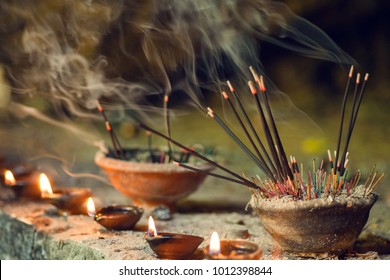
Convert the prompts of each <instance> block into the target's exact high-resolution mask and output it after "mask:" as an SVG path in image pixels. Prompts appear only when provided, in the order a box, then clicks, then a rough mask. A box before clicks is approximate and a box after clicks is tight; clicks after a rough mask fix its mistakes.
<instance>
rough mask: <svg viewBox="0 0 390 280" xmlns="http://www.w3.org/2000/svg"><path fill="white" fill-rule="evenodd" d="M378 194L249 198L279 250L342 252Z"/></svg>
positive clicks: (364, 218)
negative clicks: (300, 198) (301, 198)
mask: <svg viewBox="0 0 390 280" xmlns="http://www.w3.org/2000/svg"><path fill="white" fill-rule="evenodd" d="M377 198H378V196H377V195H376V194H370V195H369V196H368V197H348V198H345V197H344V198H342V197H336V198H335V199H333V198H331V197H328V198H326V199H325V198H319V199H313V200H307V201H302V200H299V201H294V200H291V199H288V198H280V199H271V200H266V199H262V198H260V197H252V201H251V205H252V207H253V208H254V209H255V210H256V212H257V214H258V215H259V216H260V218H261V221H262V223H263V225H264V228H265V229H266V230H267V231H268V233H269V234H270V235H271V236H272V238H273V239H274V240H275V241H276V243H278V245H279V246H280V247H281V249H282V250H284V251H286V252H293V253H325V252H328V253H333V254H336V255H339V254H342V253H343V252H345V251H346V250H347V249H349V248H351V247H352V245H353V244H354V242H355V241H356V239H357V238H358V236H359V234H360V232H361V230H362V229H363V227H364V225H365V224H366V222H367V219H368V216H369V212H370V209H371V207H372V206H373V205H374V203H375V202H376V200H377Z"/></svg>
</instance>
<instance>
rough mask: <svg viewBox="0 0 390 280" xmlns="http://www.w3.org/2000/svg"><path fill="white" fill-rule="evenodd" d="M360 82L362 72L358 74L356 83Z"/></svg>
mask: <svg viewBox="0 0 390 280" xmlns="http://www.w3.org/2000/svg"><path fill="white" fill-rule="evenodd" d="M359 83H360V73H358V74H357V75H356V84H359Z"/></svg>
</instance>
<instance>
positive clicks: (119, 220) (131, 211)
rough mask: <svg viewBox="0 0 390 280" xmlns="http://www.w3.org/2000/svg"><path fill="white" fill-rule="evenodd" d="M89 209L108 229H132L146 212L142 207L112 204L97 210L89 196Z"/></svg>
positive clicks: (96, 219)
mask: <svg viewBox="0 0 390 280" xmlns="http://www.w3.org/2000/svg"><path fill="white" fill-rule="evenodd" d="M87 211H88V215H89V216H91V217H94V220H95V221H96V222H98V223H99V224H101V225H102V226H103V227H105V228H106V229H108V230H131V229H133V228H134V226H135V225H136V223H137V222H138V221H139V219H140V218H141V216H142V214H143V213H144V211H143V209H142V208H138V207H137V206H132V205H111V206H107V207H103V208H101V209H100V210H98V211H96V210H95V203H94V202H93V199H92V197H90V198H88V201H87Z"/></svg>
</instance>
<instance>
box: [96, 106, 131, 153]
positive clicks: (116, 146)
mask: <svg viewBox="0 0 390 280" xmlns="http://www.w3.org/2000/svg"><path fill="white" fill-rule="evenodd" d="M96 107H97V109H98V111H99V112H100V113H101V115H102V116H103V118H104V121H105V123H106V130H107V131H108V132H109V134H110V137H111V142H112V145H113V147H114V150H115V155H116V157H117V158H119V155H120V154H122V156H123V158H126V153H125V151H124V150H123V149H122V146H121V144H120V142H119V139H118V137H117V136H116V133H115V131H114V130H113V128H112V126H111V124H110V122H109V120H108V118H107V115H106V113H105V111H104V108H103V106H102V105H100V102H99V100H96ZM108 128H109V129H108Z"/></svg>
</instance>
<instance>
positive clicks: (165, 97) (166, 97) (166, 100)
mask: <svg viewBox="0 0 390 280" xmlns="http://www.w3.org/2000/svg"><path fill="white" fill-rule="evenodd" d="M168 101H169V96H168V94H166V95H164V102H165V103H168Z"/></svg>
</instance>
